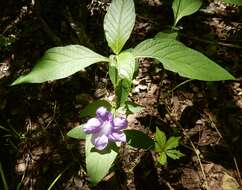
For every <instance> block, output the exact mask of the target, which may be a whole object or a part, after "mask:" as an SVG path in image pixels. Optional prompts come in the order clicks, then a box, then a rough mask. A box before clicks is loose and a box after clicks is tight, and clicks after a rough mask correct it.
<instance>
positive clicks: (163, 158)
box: [158, 152, 167, 165]
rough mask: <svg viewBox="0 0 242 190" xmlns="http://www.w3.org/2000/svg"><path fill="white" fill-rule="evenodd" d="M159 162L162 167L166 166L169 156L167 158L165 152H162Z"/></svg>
mask: <svg viewBox="0 0 242 190" xmlns="http://www.w3.org/2000/svg"><path fill="white" fill-rule="evenodd" d="M158 162H159V163H160V164H161V165H165V164H166V163H167V156H166V153H165V152H161V153H160V156H159V158H158Z"/></svg>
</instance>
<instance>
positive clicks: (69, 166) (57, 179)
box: [48, 166, 70, 190]
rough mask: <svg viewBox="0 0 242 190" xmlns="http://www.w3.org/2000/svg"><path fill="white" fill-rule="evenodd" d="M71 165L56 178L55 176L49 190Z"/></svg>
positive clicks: (49, 189)
mask: <svg viewBox="0 0 242 190" xmlns="http://www.w3.org/2000/svg"><path fill="white" fill-rule="evenodd" d="M69 167H70V166H68V167H66V168H65V169H64V170H63V171H62V172H61V173H60V174H59V175H58V176H57V177H56V178H55V180H54V181H53V182H52V183H51V184H50V186H49V188H48V190H51V189H52V187H53V186H54V185H55V183H56V182H57V181H58V179H60V177H61V176H62V175H63V173H64V172H65V171H66V170H67V169H69Z"/></svg>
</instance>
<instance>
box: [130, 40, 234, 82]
mask: <svg viewBox="0 0 242 190" xmlns="http://www.w3.org/2000/svg"><path fill="white" fill-rule="evenodd" d="M133 53H134V55H135V57H136V58H155V59H157V60H159V61H160V62H161V63H162V64H163V66H164V68H165V69H167V70H169V71H173V72H176V73H178V74H179V75H180V76H182V77H187V78H191V79H197V80H203V81H219V80H233V79H234V77H233V76H232V75H231V74H230V73H229V72H228V71H226V70H225V69H223V68H222V67H220V66H219V65H217V64H216V63H215V62H213V61H212V60H210V59H209V58H207V57H206V56H205V55H203V54H202V53H200V52H198V51H196V50H193V49H191V48H188V47H186V46H185V45H183V44H182V43H181V42H178V41H176V40H173V39H157V38H155V39H148V40H145V41H143V42H141V43H140V44H138V45H137V46H136V47H135V49H134V51H133Z"/></svg>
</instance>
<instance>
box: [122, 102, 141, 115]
mask: <svg viewBox="0 0 242 190" xmlns="http://www.w3.org/2000/svg"><path fill="white" fill-rule="evenodd" d="M126 107H127V108H128V110H129V111H130V112H131V113H138V112H141V111H142V110H143V109H144V107H143V106H141V105H139V104H136V103H134V102H130V101H127V102H126Z"/></svg>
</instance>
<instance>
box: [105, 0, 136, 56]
mask: <svg viewBox="0 0 242 190" xmlns="http://www.w3.org/2000/svg"><path fill="white" fill-rule="evenodd" d="M134 23H135V9H134V2H133V0H112V3H111V5H110V7H109V8H108V11H107V14H106V15H105V17H104V31H105V36H106V39H107V41H108V45H109V47H110V48H111V49H112V50H113V52H114V53H115V54H119V52H120V51H121V50H122V48H123V46H124V44H125V43H126V41H127V40H128V39H129V37H130V34H131V32H132V30H133V27H134Z"/></svg>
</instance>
